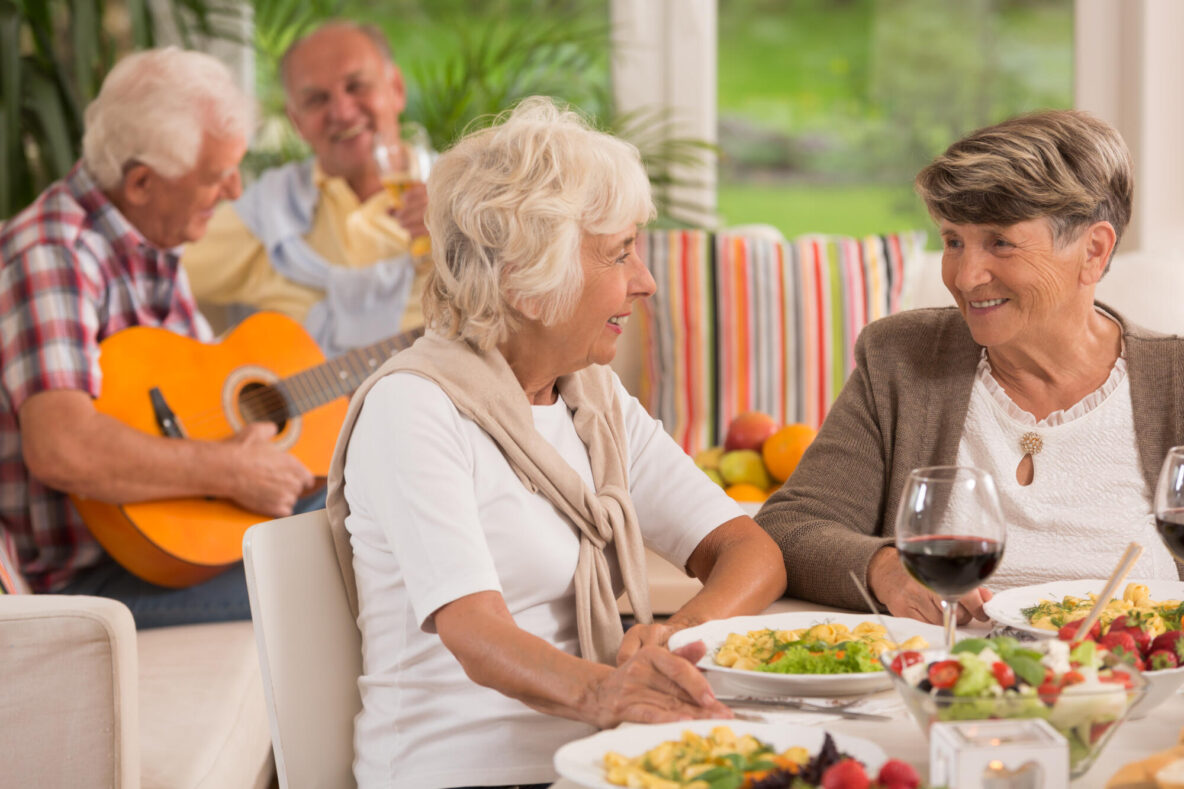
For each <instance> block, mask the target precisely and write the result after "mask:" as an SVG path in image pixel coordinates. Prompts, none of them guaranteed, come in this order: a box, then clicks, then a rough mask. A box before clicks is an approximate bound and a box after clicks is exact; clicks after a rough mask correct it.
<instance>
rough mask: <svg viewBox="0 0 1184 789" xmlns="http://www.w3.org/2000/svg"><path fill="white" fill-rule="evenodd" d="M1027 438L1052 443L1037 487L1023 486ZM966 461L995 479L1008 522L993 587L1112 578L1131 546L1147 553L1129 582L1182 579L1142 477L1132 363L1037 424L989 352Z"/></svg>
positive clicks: (962, 456)
mask: <svg viewBox="0 0 1184 789" xmlns="http://www.w3.org/2000/svg"><path fill="white" fill-rule="evenodd" d="M1028 432H1035V433H1038V434H1039V435H1040V437H1041V439H1042V440H1043V443H1044V446H1043V450H1042V451H1041V452H1039V453H1038V454H1036V455H1034V456H1033V457H1032V462H1033V469H1034V478H1033V480H1032V484H1030V485H1027V486H1024V485H1020V484H1019V482H1017V481H1016V468H1017V467H1018V466H1019V463H1020V460H1021V459H1022V458H1023V456H1024V451H1023V450H1021V449H1020V437H1021V436H1023V435H1024V434H1025V433H1028ZM957 463H958V465H960V466H975V467H977V468H981V469H984V470H986V471H989V472H990V473H991V475H992V476H993V477H994V478H995V484H996V486H997V488H998V491H999V499H1000V504H1001V506H1002V509H1003V516H1004V519H1005V520H1006V521H1007V545H1006V548H1005V549H1004V554H1003V561H1002V562H1001V563H1000V565H999V567H998V569H997V570H996V571H995V574H994V575H993V576H991V578H990V579H989V580H988V581H987V582H986V586H987V587H988V588H990V589H992V590H994V591H1001V590H1004V589H1010V588H1013V587H1016V586H1025V585H1028V584H1034V583H1044V582H1047V581H1060V580H1072V579H1079V578H1107V577H1109V575H1110V573H1111V572H1112V571H1113V570H1114V567H1115V565H1116V564H1117V563H1118V560H1119V558H1120V557H1121V556H1122V554H1123V551H1124V550H1126V546H1127V543H1129V542H1131V541H1132V540H1134V541H1136V542H1138V543H1139V544H1140V545H1142V546H1143V555H1142V556H1141V557H1140V558H1139V561H1138V562H1137V563H1136V564H1135V567H1134V569H1133V570H1132V571H1131V574H1130V576H1129V578H1130V579H1132V580H1134V579H1138V580H1147V579H1164V580H1173V581H1174V580H1178V576H1177V573H1176V565H1175V562H1174V561H1173V560H1172V556H1171V554H1170V553H1168V550H1167V549H1166V548H1165V547H1164V546H1163V543H1162V542H1161V541H1160V539H1159V533H1158V532H1157V531H1156V529H1155V519H1154V516H1153V514H1152V510H1151V495H1152V491H1151V490H1150V488H1149V486H1148V484H1147V482H1146V480H1144V478H1143V474H1142V472H1141V471H1140V468H1141V466H1140V461H1139V452H1138V445H1137V442H1136V439H1135V422H1134V412H1133V410H1132V407H1131V388H1130V380H1129V379H1128V378H1127V372H1126V360H1125V359H1123V358H1121V357H1120V358H1119V359H1118V360H1117V361H1116V362H1115V364H1114V368H1113V369H1112V370H1111V371H1110V376H1109V378H1107V379H1106V382H1105V383H1103V384H1102V386H1101V387H1099V388H1098V389H1097V390H1096V391H1094V392H1093V393H1091V394H1089V395H1087V396H1086V397H1084V398H1083V399H1082V400H1081V401H1080V402H1079V403H1077V404H1076V405H1074V406H1073V407H1072V408H1069V409H1066V410H1063V411H1055V412H1053V413H1051V414H1049V415H1048V417H1046V418H1045V419H1041V420H1037V419H1036V418H1035V417H1034V416H1033V415H1032V414H1030V413H1028V412H1027V411H1024V410H1023V409H1022V408H1020V407H1019V406H1018V405H1016V404H1015V402H1013V401H1012V399H1011V398H1010V397H1009V396H1008V395H1007V393H1006V392H1005V391H1004V390H1003V387H1002V386H1000V385H999V383H998V382H997V381H996V380H995V378H994V377H993V376H992V375H991V365H990V362H989V361H988V359H987V354H986V351H985V350H984V351H983V356H982V359H981V360H980V361H979V365H978V371H977V374H976V376H975V382H974V387H973V389H972V391H971V395H970V407H969V410H968V411H967V414H966V424H965V427H964V429H963V432H962V440H961V442H960V444H959V445H958V460H957Z"/></svg>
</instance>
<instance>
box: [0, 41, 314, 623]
mask: <svg viewBox="0 0 1184 789" xmlns="http://www.w3.org/2000/svg"><path fill="white" fill-rule="evenodd" d="M252 123H253V119H252V109H251V104H250V102H249V100H248V99H247V98H246V97H245V96H244V95H243V93H242V92H241V91H240V90H239V89H238V88H237V86H235V84H234V82H233V79H232V78H231V75H230V73H229V71H228V70H227V69H226V68H225V67H224V66H222V65H221V64H220V63H219V62H218V61H216V60H214V59H213V58H211V57H209V56H208V55H203V54H200V53H196V52H186V51H181V50H177V49H173V48H169V49H162V50H150V51H145V52H140V53H136V54H134V55H130V56H128V57H126V58H125V59H123V60H122V61H120V62H119V63H118V64H117V65H116V66H115V68H114V69H113V70H112V71H111V73H110V74H109V75H108V77H107V79H106V80H105V81H104V83H103V86H102V89H101V91H100V93H99V95H98V97H97V98H96V99H95V100H94V101H93V102H92V103H91V104H90V106H89V107H88V108H87V110H86V132H85V135H84V138H83V156H82V160H81V161H80V162H79V163H78V164H77V165H76V166H75V167H74V169H73V170H72V171H71V172H70V174H69V175H68V176H67V177H66V178H64V179H63V180H61V181H58V182H56V183H54V184H52V185H51V186H50V187H49V188H48V189H47V190H46V191H45V192H44V193H42V194H41V195H40V196H39V197H38V198H37V200H36V201H35V202H34V203H33V205H31V206H30V207H28V208H27V209H25V211H23V212H22V213H20V214H19V215H17V216H15V217H14V218H12V219H11V220H10V221H8V222H7V223H6V224H5V225H4V226H3V227H2V228H0V258H2V265H0V315H2V316H3V319H2V320H0V364H2V371H3V372H2V377H0V538H3V539H4V540H5V541H6V542H7V543H8V544H9V545H10V546H11V547H12V548H14V549H15V553H16V555H17V558H18V561H19V564H20V568H21V571H22V573H23V574H24V575H25V576H26V578H27V580H28V581H29V583H30V585H31V586H32V588H33V589H34V590H35V591H38V592H56V593H80V594H98V595H103V596H108V597H114V598H116V599H120V600H122V601H123V602H125V603H127V605H128V606H129V608H131V610H132V613H133V615H134V616H135V619H136V623H137V626H138V627H152V626H160V625H168V624H182V623H189V622H199V621H213V620H225V619H236V618H247V617H249V615H250V612H249V608H248V603H247V596H246V588H245V583H244V580H243V574H242V570H241V565H238V567H237V568H236V569H232V570H231V571H230V572H227V573H224V574H222V575H219V576H218V577H216V578H214V579H213V580H211V581H208V582H205V583H203V584H200V585H198V586H193V587H190V588H188V589H169V588H164V587H162V586H158V585H155V584H151V583H148V582H145V581H142V580H141V579H139V578H136V577H134V576H132V575H131V574H129V573H128V572H127V571H126V570H124V569H123V568H122V567H120V566H119V565H117V564H116V563H115V562H114V561H113V560H112V559H111V557H110V556H108V555H107V553H106V552H105V551H104V550H103V548H102V547H100V545H99V544H98V542H97V541H96V540H95V538H94V536H93V535H92V534H91V533H90V531H89V530H88V529H87V527H86V526H85V525H84V524H83V522H82V519H81V518H80V516H79V514H78V511H77V509H76V508H75V507H74V506H73V505H72V503H71V501H70V497H71V496H73V497H74V498H75V499H77V500H79V501H86V500H97V501H100V502H108V503H124V502H137V501H147V500H156V499H170V498H178V497H217V498H224V499H228V500H230V501H232V502H234V503H236V504H237V505H240V506H241V507H243V508H245V509H249V510H252V511H254V512H256V513H259V514H261V515H262V516H266V517H278V516H284V515H288V514H290V513H291V512H292V511H293V507H294V506H295V505H296V503H297V500H298V498H299V497H300V496H301V495H303V494H305V493H307V492H308V491H309V490H310V488H311V487H312V485H313V483H314V478H313V476H312V474H311V473H310V472H309V471H308V470H307V469H306V468H305V467H304V465H303V464H302V463H301V462H300V461H299V460H297V459H296V458H295V457H293V456H291V455H290V454H287V453H286V452H284V451H282V450H281V449H279V448H277V446H275V445H273V443H272V442H271V441H270V439H271V437H272V436H273V435H274V433H275V431H276V427H275V426H274V425H273V424H271V423H269V422H260V423H252V424H248V425H247V426H246V427H244V428H243V429H242V430H241V431H239V432H238V433H237V434H234V435H233V436H230V437H228V438H226V439H225V440H221V441H213V440H201V441H199V440H189V439H183V438H182V439H178V438H166V437H164V436H158V435H151V434H149V433H146V432H142V431H140V430H137V429H134V428H132V427H129V426H126V425H125V424H123V423H121V422H120V421H117V420H116V419H113V418H111V417H109V416H107V415H105V414H103V413H101V412H100V411H98V410H96V408H95V405H94V400H93V399H94V398H98V397H99V396H100V394H101V391H102V387H103V385H104V382H103V380H102V370H101V368H100V365H99V343H100V342H101V341H103V340H105V339H106V338H107V337H108V336H110V335H112V334H114V333H115V332H118V331H120V330H122V329H125V328H128V327H132V326H145V325H146V326H158V327H162V328H164V329H167V330H171V331H172V332H175V333H177V334H180V335H186V336H189V337H193V338H195V339H197V340H208V339H210V338H211V332H210V328H209V326H208V324H207V323H206V322H205V320H204V319H203V318H202V317H201V315H200V313H199V312H198V311H197V309H196V306H195V303H194V300H193V297H192V295H191V293H190V290H189V284H188V282H187V280H186V278H185V275H184V273H183V272H182V270H181V268H180V266H179V261H178V254H179V247H180V245H182V244H184V243H185V242H189V241H194V240H196V239H197V238H199V237H200V236H201V235H202V233H203V232H204V231H205V228H206V224H207V222H208V221H209V219H210V217H211V215H212V213H213V209H214V206H215V205H216V204H217V203H218V202H219V201H221V200H223V199H233V198H235V197H237V196H238V195H239V193H240V191H241V188H240V183H239V175H238V169H237V168H238V163H239V161H240V159H241V158H242V156H243V153H244V152H245V150H246V144H247V138H248V136H249V134H250V131H251V127H252ZM154 361H155V363H156V364H160V365H169V364H170V363H176V362H175V360H169V359H160V360H154ZM167 581H168V579H164V580H163V581H162V582H164V583H166V585H172V584H168V583H167Z"/></svg>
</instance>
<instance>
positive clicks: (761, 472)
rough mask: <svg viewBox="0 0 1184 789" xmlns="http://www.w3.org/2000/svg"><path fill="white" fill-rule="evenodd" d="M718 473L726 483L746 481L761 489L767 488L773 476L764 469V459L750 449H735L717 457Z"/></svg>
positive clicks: (771, 482)
mask: <svg viewBox="0 0 1184 789" xmlns="http://www.w3.org/2000/svg"><path fill="white" fill-rule="evenodd" d="M719 475H720V476H721V477H723V478H724V482H726V483H728V485H738V484H740V483H744V482H746V483H748V484H749V485H755V486H756V487H758V488H760V489H761V490H762V491H764V490H768V489H769V486H770V485H772V484H773V478H772V477H770V476H769V472H768V470H767V469H765V461H764V460H762V459H761V455H760V453H759V452H757V451H755V450H752V449H737V450H734V451H732V452H725V453H724V454H723V456H722V457H721V458H720V459H719Z"/></svg>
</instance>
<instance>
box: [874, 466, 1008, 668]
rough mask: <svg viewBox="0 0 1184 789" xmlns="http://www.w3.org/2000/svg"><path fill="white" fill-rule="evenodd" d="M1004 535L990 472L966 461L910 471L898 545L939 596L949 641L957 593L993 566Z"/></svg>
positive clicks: (900, 514) (898, 521)
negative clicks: (963, 463) (969, 464)
mask: <svg viewBox="0 0 1184 789" xmlns="http://www.w3.org/2000/svg"><path fill="white" fill-rule="evenodd" d="M1005 541H1006V526H1005V524H1004V521H1003V514H1002V511H1001V510H1000V507H999V498H998V495H997V494H996V492H995V482H994V480H993V479H991V475H990V474H988V473H987V472H985V471H981V470H979V469H975V468H969V467H965V466H933V467H929V468H919V469H915V470H914V471H912V472H910V474H909V477H908V481H907V482H906V483H905V487H904V491H903V494H902V496H901V499H900V508H899V509H898V511H897V514H896V548H897V551H898V552H899V555H900V561H901V564H902V565H903V566H904V568H905V569H906V570H907V571H908V572H909V574H910V575H911V576H912V577H913V578H915V579H916V580H917V581H919V582H920V583H921V584H922V585H924V586H925V587H926V588H928V589H930V590H931V591H933V592H934V593H936V594H937V595H938V597H939V598H940V601H941V609H942V621H943V624H944V625H945V630H946V640H947V642H948V644H949V645H950V646H952V645H953V643H954V626H955V624H956V615H955V609H956V607H957V605H958V599H959V598H960V597H962V596H963V595H966V594H967V593H970V592H973V591H974V590H976V589H978V588H979V587H980V586H982V583H983V582H984V581H985V580H987V578H989V577H990V576H991V573H993V572H995V568H996V567H998V566H999V562H1000V560H1001V559H1002V558H1003V546H1004V543H1005ZM983 591H985V590H983Z"/></svg>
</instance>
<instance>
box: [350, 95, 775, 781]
mask: <svg viewBox="0 0 1184 789" xmlns="http://www.w3.org/2000/svg"><path fill="white" fill-rule="evenodd" d="M428 195H429V198H428V227H429V229H430V230H431V234H432V244H433V258H434V265H435V268H434V271H433V273H432V275H431V277H430V278H429V281H428V285H427V292H426V294H425V297H424V308H425V314H426V315H427V316H428V317H429V333H428V335H427V336H426V337H424V338H423V339H422V340H420V341H419V342H417V343H416V345H415V346H414V347H412V348H411V349H410V350H408V351H405V352H403V353H402V354H400V355H398V356H396V357H395V358H394V359H392V360H391V361H389V362H388V363H387V364H386V365H385V366H384V368H383V369H382V370H381V371H379V373H377V374H376V375H375V376H374V377H373V378H371V379H370V381H369V382H368V383H367V384H366V385H364V386H363V387H362V389H361V390H360V391H359V392H358V393H357V394H356V396H355V400H354V402H353V404H352V408H351V412H350V416H349V417H348V418H347V421H346V427H345V429H344V430H343V433H342V438H341V440H340V442H339V444H338V450H337V457H336V458H335V461H334V466H333V471H332V472H331V476H330V492H329V512H330V518H331V520H332V521H333V524H334V527H335V528H336V529H337V530H338V535H339V537H340V536H344V534H345V532H346V531H348V536H349V541H350V543H351V545H352V569H353V571H354V573H355V576H356V581H357V590H358V604H359V618H358V622H359V625H360V627H361V629H362V633H363V642H364V646H363V651H364V654H363V664H364V668H363V675H362V679H361V682H360V686H361V690H362V703H363V710H362V713H361V715H360V716H359V717H358V719H357V726H356V729H355V737H354V740H355V745H356V761H355V775H356V777H357V779H358V783H359V786H362V787H367V786H391V785H398V786H400V787H456V786H490V785H508V784H509V785H520V784H529V783H532V782H549V781H551V780H553V779H554V771H553V768H552V766H551V757H552V755H553V753H554V751H555V749H556V748H557V747H558V746H559V745H560V744H562V743H564V742H566V741H568V740H571V739H573V738H576V737H580V736H582V735H585V734H587V733H589V732H591V731H593V730H594V728H595V727H607V726H613V725H616V724H617V723H619V722H621V721H646V722H650V721H667V720H677V719H683V718H694V717H711V716H721V715H728V714H729V712H728V710H727V709H726V708H725V707H723V706H721V705H720V704H719V703H718V702H716V701H715V699H714V697H713V696H712V694H711V691H710V688H709V686H708V685H707V683H706V682H705V681H704V679H703V678H702V676H701V675H700V674H699V673H698V672H697V671H696V670H695V668H694V667H693V665H692V664H691V663H690V662H688V661H687V660H686V659H684V657H680V656H678V655H675V654H673V653H671V652H669V651H668V650H666V649H665V648H664V644H665V642H666V639H667V638H669V636H670V634H671V633H672V632H674V631H676V630H678V629H679V628H682V627H686V626H688V625H692V624H695V623H698V622H702V621H704V620H707V619H712V618H717V617H721V616H729V615H733V614H741V613H755V612H758V611H760V610H762V609H763V608H764V607H765V606H767V605H768V604H769V603H770V602H772V601H773V600H774V599H776V598H777V597H778V596H779V595H780V594H781V591H782V590H783V589H784V586H785V575H784V571H783V569H782V567H781V562H780V560H779V557H778V554H777V552H776V550H775V548H774V546H773V544H772V543H771V541H770V540H768V539H767V538H766V536H765V535H764V534H763V533H762V532H761V530H760V529H759V528H758V527H757V526H756V524H755V522H753V521H752V520H751V519H750V518H748V517H746V516H744V515H743V514H742V513H741V511H740V510H739V509H738V507H737V505H736V504H735V503H734V502H732V501H731V500H729V499H728V498H727V497H726V496H724V495H723V493H722V492H721V491H720V489H719V488H718V487H716V486H714V485H713V484H712V483H711V482H710V481H709V480H707V479H706V478H705V477H703V475H702V473H701V472H700V471H698V470H697V469H696V468H695V467H694V465H693V464H692V463H691V462H690V460H689V459H688V458H687V456H686V455H685V454H684V453H683V452H682V451H681V450H680V449H679V448H678V446H677V445H676V444H675V443H674V442H673V441H672V440H671V439H670V438H669V437H668V436H667V435H666V434H665V433H664V432H663V431H662V428H661V425H660V424H659V423H658V422H656V421H655V420H653V419H651V418H650V417H649V416H648V415H647V414H646V413H645V412H644V411H643V410H642V408H641V406H640V405H639V404H638V402H637V401H636V400H635V399H634V398H632V397H630V396H629V395H628V393H626V391H625V390H624V388H623V387H622V386H621V384H620V382H619V381H618V380H617V378H616V376H615V375H613V373H612V372H611V371H610V370H609V368H608V367H607V366H606V365H607V364H608V362H609V361H611V360H612V358H613V355H614V353H615V350H616V343H617V340H618V338H619V336H620V334H621V331H622V327H623V325H624V323H625V321H626V319H627V318H628V317H629V314H630V312H631V311H632V309H633V306H634V304H635V302H636V301H637V300H638V299H644V298H646V297H647V296H649V295H650V294H651V293H652V292H653V290H654V280H653V278H652V277H651V276H650V274H649V272H648V271H647V270H646V268H645V265H644V264H643V263H642V261H641V260H640V259H639V258H638V254H637V248H636V240H637V233H638V226H639V225H640V224H641V223H643V222H645V221H647V220H648V219H649V218H650V216H651V215H652V213H653V206H652V202H651V199H650V189H649V182H648V180H647V178H646V175H645V172H644V170H643V168H642V166H641V162H640V159H639V157H638V153H637V150H636V149H635V148H634V147H633V146H631V145H629V144H628V143H625V142H623V141H621V140H618V139H615V138H613V137H611V136H609V135H607V134H603V133H600V132H596V131H593V130H591V129H590V128H588V126H587V125H586V124H585V123H584V122H583V121H582V120H581V119H580V118H579V117H578V116H577V115H575V114H574V113H572V112H570V111H562V110H560V109H558V108H556V107H555V106H554V105H553V104H552V102H551V101H550V100H548V99H541V98H535V99H530V100H527V101H525V102H523V103H522V104H521V105H520V106H519V107H518V108H517V109H516V110H515V111H513V113H511V114H510V115H509V116H508V117H507V118H505V119H503V122H501V123H499V124H497V125H495V126H493V127H491V128H488V129H484V130H482V131H478V132H476V133H474V134H472V135H470V136H468V137H466V138H465V139H463V140H462V141H461V142H460V143H458V144H457V145H456V147H454V148H453V149H451V150H450V151H448V152H447V153H445V154H444V155H443V156H442V157H441V158H440V160H439V162H438V163H437V164H436V166H435V167H434V168H433V170H432V175H431V178H430V180H429V182H428ZM339 544H340V543H339ZM643 544H644V545H648V546H650V547H652V548H654V549H655V550H656V551H658V552H659V553H662V554H664V555H665V556H666V557H667V558H668V559H670V560H671V561H673V562H674V563H675V564H676V565H678V566H685V567H686V568H687V569H688V571H689V572H690V573H692V574H694V575H695V576H697V577H699V578H701V579H702V580H703V581H704V584H705V585H704V588H703V590H702V591H701V592H700V593H699V594H698V595H697V596H696V597H695V598H694V599H692V600H691V601H690V602H688V603H687V604H686V605H685V606H684V607H683V608H682V609H681V610H680V611H678V612H677V613H676V614H675V615H674V616H673V617H672V618H671V619H670V620H669V621H668V622H666V623H665V624H662V625H655V624H648V622H649V620H650V617H649V615H648V614H649V605H648V599H647V586H646V580H645V566H644V557H643ZM349 563H350V560H349V558H348V557H347V558H346V560H345V563H344V564H343V569H344V570H346V572H347V573H348V571H349V567H348V564H349ZM622 588H624V589H625V590H626V591H627V592H628V594H629V596H630V599H631V601H632V604H633V608H634V610H635V611H637V612H638V613H639V617H638V618H639V620H640V621H642V622H647V624H639V625H636V626H634V627H633V628H631V629H630V630H629V632H628V633H625V634H622V626H621V620H620V617H619V615H618V613H617V608H616V604H615V598H616V597H617V595H618V594H619V593H620V591H621V589H622ZM699 654H701V647H700V651H699ZM691 657H695V655H691Z"/></svg>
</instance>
